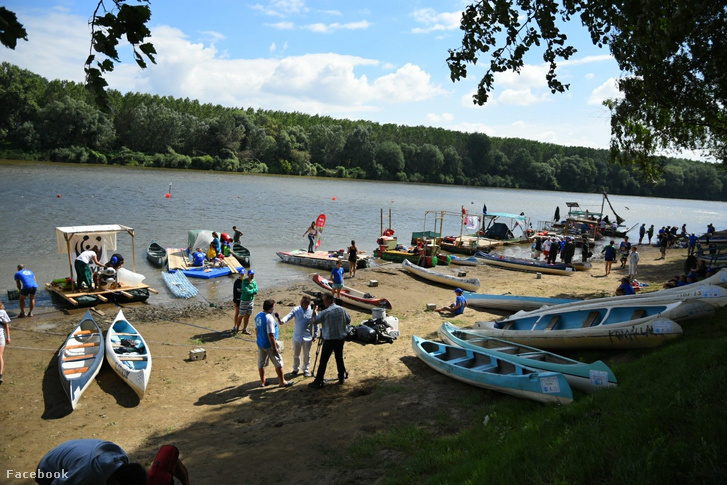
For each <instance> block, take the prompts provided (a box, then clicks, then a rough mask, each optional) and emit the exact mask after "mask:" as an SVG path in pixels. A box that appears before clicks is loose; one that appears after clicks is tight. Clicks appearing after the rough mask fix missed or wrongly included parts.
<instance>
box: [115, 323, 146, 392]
mask: <svg viewBox="0 0 727 485" xmlns="http://www.w3.org/2000/svg"><path fill="white" fill-rule="evenodd" d="M106 360H108V362H109V365H110V366H111V368H112V369H113V370H114V372H116V373H117V374H118V375H119V377H121V379H123V380H124V381H125V382H126V383H127V384H128V385H129V386H130V387H131V388H132V389H133V390H134V392H136V394H137V395H138V396H139V399H141V398H142V397H144V393H145V392H146V387H147V385H148V384H149V375H150V374H151V352H150V351H149V347H148V346H147V345H146V342H145V341H144V338H143V337H142V336H141V334H140V333H139V332H138V331H137V330H136V329H135V328H134V326H133V325H131V324H130V323H129V322H128V321H127V320H126V318H124V312H122V311H121V310H119V313H118V314H117V315H116V318H115V319H114V321H113V323H112V324H111V326H110V327H109V329H108V331H107V332H106Z"/></svg>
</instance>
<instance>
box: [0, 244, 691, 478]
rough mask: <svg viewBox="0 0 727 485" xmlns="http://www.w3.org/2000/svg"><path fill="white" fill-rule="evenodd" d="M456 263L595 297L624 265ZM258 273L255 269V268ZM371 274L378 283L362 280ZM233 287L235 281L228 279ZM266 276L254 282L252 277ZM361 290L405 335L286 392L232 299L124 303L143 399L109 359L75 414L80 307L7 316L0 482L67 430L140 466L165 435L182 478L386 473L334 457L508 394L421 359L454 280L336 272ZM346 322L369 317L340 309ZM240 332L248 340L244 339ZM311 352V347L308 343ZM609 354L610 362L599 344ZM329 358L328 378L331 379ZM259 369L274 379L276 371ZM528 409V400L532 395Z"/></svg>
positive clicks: (660, 268)
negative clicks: (265, 382)
mask: <svg viewBox="0 0 727 485" xmlns="http://www.w3.org/2000/svg"><path fill="white" fill-rule="evenodd" d="M639 252H640V254H641V263H640V265H639V271H638V275H637V279H638V280H639V281H641V282H642V283H648V284H650V285H651V288H652V289H654V288H658V287H661V284H662V283H663V282H664V281H666V280H667V279H668V278H669V277H671V276H673V275H675V274H680V273H681V272H682V268H683V262H684V259H685V257H686V249H679V250H670V251H669V252H668V254H667V259H666V260H656V258H657V257H658V256H659V253H658V249H657V248H650V247H645V246H642V247H641V248H640V250H639ZM458 269H463V270H466V271H467V272H468V273H467V277H468V278H469V277H478V278H479V279H480V281H481V287H480V290H479V292H480V293H494V294H504V293H507V292H510V293H512V294H514V295H534V296H557V297H576V298H578V297H583V298H591V297H597V296H603V295H610V294H613V292H614V290H615V289H616V287H617V286H618V284H619V279H620V278H621V277H622V276H625V275H626V272H627V270H625V269H619V268H618V263H617V264H616V265H615V267H614V270H613V271H612V273H611V274H610V275H609V276H607V277H605V276H603V274H604V270H603V262H602V261H595V262H594V268H593V270H592V271H590V272H578V273H577V274H575V275H573V276H569V277H565V276H550V275H545V274H544V275H542V278H541V279H536V275H535V274H534V273H525V272H516V271H508V270H504V269H498V268H493V267H489V266H485V265H481V266H478V267H476V268H475V267H456V266H452V267H449V268H447V267H443V268H442V269H440V270H441V271H443V272H452V273H456V271H457V270H458ZM258 278H259V280H262V281H263V282H264V278H265V275H258ZM370 280H377V281H378V282H379V286H378V287H377V288H369V287H368V282H369V281H370ZM230 284H232V280H230ZM261 284H262V285H263V286H264V283H261ZM346 284H347V285H348V286H352V287H355V288H358V289H361V290H363V291H369V292H371V293H374V294H376V295H379V296H384V297H386V298H388V299H389V300H390V301H391V302H392V305H393V309H392V310H389V311H388V312H387V313H388V315H392V316H396V317H398V318H399V322H400V331H401V337H400V338H399V339H398V340H397V341H396V342H394V343H393V344H383V345H367V346H363V345H359V344H356V343H347V344H346V347H345V351H344V353H345V360H346V366H347V368H348V371H349V373H350V378H349V379H348V380H347V381H346V383H345V384H344V385H338V384H337V383H335V384H332V385H329V386H327V387H326V388H324V389H322V390H314V389H311V388H309V387H308V386H307V385H306V384H308V383H309V382H310V381H311V380H312V378H302V377H297V378H295V379H294V380H295V385H294V386H293V387H291V388H287V389H279V388H277V387H275V386H267V387H261V386H260V384H259V377H258V371H257V350H256V346H255V342H254V340H253V338H252V337H248V336H242V335H240V336H235V337H233V336H231V335H230V334H229V333H228V330H229V329H230V328H231V327H232V312H233V307H232V305H231V303H230V304H228V305H222V306H215V307H210V306H209V305H208V304H207V303H204V304H202V303H200V302H196V303H191V304H190V305H189V306H188V307H186V308H184V309H165V308H161V307H158V306H156V305H154V297H153V296H152V298H150V300H149V303H150V304H147V305H139V306H128V307H125V308H124V313H125V315H126V317H127V319H128V320H129V321H130V322H131V323H132V324H134V325H135V326H136V327H137V329H139V330H140V332H141V333H142V334H143V336H144V337H145V339H146V340H147V343H148V344H149V346H150V348H151V350H152V354H153V358H154V361H153V371H152V374H151V379H150V383H149V387H148V390H147V393H146V395H145V396H144V398H143V399H141V400H139V399H138V398H137V397H136V394H134V392H133V391H132V390H131V388H130V387H128V386H127V385H126V384H125V383H124V382H123V381H122V380H121V379H120V378H119V377H118V376H117V375H116V374H115V373H114V372H113V370H111V369H110V368H109V367H108V365H107V364H104V367H103V368H102V370H101V372H100V373H99V375H98V377H97V379H96V382H95V383H93V384H92V385H91V386H90V387H89V388H88V390H87V391H86V392H85V394H84V395H83V397H82V398H81V400H80V402H79V405H78V407H77V409H76V410H75V411H73V412H71V408H70V405H69V404H68V400H67V399H66V397H65V394H64V392H63V390H62V389H61V387H60V382H59V378H58V370H57V361H56V352H57V350H58V348H59V346H60V345H61V344H62V343H63V341H64V339H65V336H66V335H67V334H68V332H70V331H71V330H72V328H73V327H74V326H75V325H76V324H77V322H78V321H79V320H80V318H81V317H82V316H83V313H84V312H85V310H73V311H70V312H68V314H64V313H62V312H58V311H53V312H50V313H47V314H44V315H39V316H36V317H34V318H31V319H24V320H13V322H12V329H11V336H12V345H9V346H7V347H6V349H5V365H6V368H5V376H4V377H5V382H4V384H2V386H1V387H0V416H1V417H2V418H1V419H0V472H1V473H2V475H1V476H0V483H12V484H15V483H32V481H31V480H29V479H25V480H22V479H20V480H17V479H13V478H8V475H7V472H6V471H5V470H6V469H7V470H14V471H16V472H17V471H20V472H23V471H25V472H30V471H33V470H34V469H35V466H36V465H37V463H38V461H39V460H40V458H41V457H42V456H43V455H44V454H45V453H46V452H47V451H48V450H50V449H51V448H53V447H54V446H56V445H58V444H60V443H62V442H64V441H66V440H69V439H77V438H99V439H105V440H110V441H113V442H115V443H118V444H119V445H120V446H121V447H122V448H124V449H125V450H126V451H127V453H128V454H129V456H130V457H131V458H132V459H133V460H136V461H139V462H141V463H142V464H144V465H148V464H149V463H150V461H151V459H152V458H153V456H154V453H155V452H156V450H157V449H158V448H159V447H160V446H161V445H163V444H166V443H171V444H175V445H176V446H178V447H179V449H180V450H181V456H182V459H183V461H184V463H185V464H186V465H187V467H188V469H189V471H190V477H191V481H192V483H195V484H224V483H242V482H243V481H244V482H247V483H314V482H317V483H321V482H329V483H332V482H336V483H344V482H347V483H371V482H375V481H376V480H377V479H379V478H381V477H382V476H384V474H385V473H386V469H385V465H386V463H387V462H388V460H395V459H396V457H392V456H382V460H380V461H377V462H376V463H372V464H371V466H370V467H368V468H366V467H364V468H363V469H361V468H352V467H346V466H345V465H344V466H343V467H341V466H340V461H341V460H342V459H345V454H344V453H342V452H343V451H345V450H346V449H347V447H348V446H349V445H350V444H351V443H352V441H353V440H354V439H356V437H358V436H365V435H370V434H372V433H376V432H377V431H384V430H389V429H391V428H394V427H397V426H403V425H406V424H415V425H417V426H424V427H428V428H430V429H432V430H434V431H437V432H439V433H445V434H446V433H452V432H455V431H457V429H458V428H459V427H460V426H464V425H467V424H468V423H469V422H470V419H472V418H473V417H474V416H476V413H477V403H478V402H479V403H481V402H483V401H484V402H488V401H490V400H500V399H514V398H512V397H508V396H504V395H500V394H498V393H495V392H491V391H485V390H481V389H478V388H473V387H470V386H467V385H465V384H462V383H459V382H457V381H454V380H451V379H448V378H446V377H444V376H442V375H440V374H437V373H436V372H434V371H432V370H430V369H429V368H428V367H426V366H425V365H424V364H423V363H421V362H420V361H419V360H418V359H417V358H416V357H415V356H414V353H413V351H412V349H411V336H412V335H419V336H423V337H428V338H435V337H436V331H437V328H438V327H439V325H440V324H441V323H442V322H443V321H445V320H446V319H445V318H443V317H441V316H440V315H439V314H437V313H434V312H429V311H426V305H427V303H437V304H438V305H442V304H445V303H446V304H449V303H451V302H452V301H453V300H454V293H453V290H452V288H448V287H444V286H436V285H433V284H429V283H427V282H425V281H424V280H421V279H418V278H417V277H415V276H412V275H410V274H408V273H405V272H403V271H402V270H401V265H399V264H384V265H382V266H378V267H376V268H370V269H367V270H359V271H358V273H357V275H356V277H355V278H352V279H348V280H347V281H346ZM316 292H318V287H317V286H315V285H314V284H313V282H308V283H303V284H296V285H294V286H291V287H288V288H275V289H267V290H263V291H261V292H260V294H259V295H258V297H257V299H256V302H257V304H256V312H257V311H258V310H260V309H261V308H262V301H263V300H264V299H266V298H273V299H275V301H276V302H277V304H276V310H277V311H278V312H279V313H280V314H281V316H282V315H284V314H286V313H287V312H288V311H289V310H290V309H291V308H292V307H293V306H294V305H296V304H297V303H298V302H299V300H300V296H301V295H302V294H304V293H316ZM347 309H348V311H349V313H350V315H351V317H352V320H353V323H354V324H358V323H361V322H362V321H364V320H367V319H368V318H369V316H370V315H368V314H366V313H362V312H360V311H357V310H354V309H352V308H350V307H347ZM99 310H100V311H101V312H103V315H101V314H98V313H95V314H94V318H96V320H97V322H98V323H99V325H100V326H101V327H102V329H104V330H105V329H106V328H108V326H109V324H110V323H111V321H112V319H113V317H114V316H115V315H116V311H117V308H116V307H115V306H112V305H104V306H100V307H99ZM499 317H500V316H499V315H495V314H489V313H485V312H480V311H477V310H475V309H467V311H466V312H465V315H464V316H463V317H459V318H457V319H456V320H453V322H455V323H457V324H459V325H461V326H465V327H466V326H471V325H472V324H474V322H476V321H481V320H491V319H494V318H499ZM242 337H246V338H242ZM281 337H282V339H283V340H284V341H285V347H284V351H283V356H284V360H285V367H284V369H285V371H286V373H288V372H290V370H291V364H292V360H293V358H292V341H291V338H292V322H290V323H289V324H287V325H285V326H283V327H281ZM198 347H202V348H204V349H205V350H206V352H207V359H206V360H201V361H195V362H191V361H188V357H189V351H190V350H191V349H194V348H198ZM314 354H315V346H314ZM598 357H599V358H603V359H604V360H606V361H609V359H611V358H614V356H612V355H609V353H608V352H605V353H604V354H603V355H599V356H598ZM335 374H336V370H335V363H334V361H333V359H332V360H331V363H330V364H329V367H328V375H327V377H328V378H329V379H334V378H335V377H336V375H335ZM268 375H269V376H272V377H273V379H272V381H273V382H274V383H275V382H276V381H277V379H276V378H275V374H274V372H273V369H272V367H270V368H269V372H268ZM533 405H538V404H536V403H534V404H533Z"/></svg>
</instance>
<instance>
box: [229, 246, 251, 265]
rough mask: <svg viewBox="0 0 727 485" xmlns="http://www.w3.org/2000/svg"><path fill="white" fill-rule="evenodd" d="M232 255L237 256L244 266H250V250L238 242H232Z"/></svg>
mask: <svg viewBox="0 0 727 485" xmlns="http://www.w3.org/2000/svg"><path fill="white" fill-rule="evenodd" d="M232 255H233V256H235V257H236V258H237V260H238V261H239V262H240V264H241V265H243V266H244V267H245V268H249V267H250V250H249V249H247V248H246V247H245V246H243V245H242V244H240V243H232Z"/></svg>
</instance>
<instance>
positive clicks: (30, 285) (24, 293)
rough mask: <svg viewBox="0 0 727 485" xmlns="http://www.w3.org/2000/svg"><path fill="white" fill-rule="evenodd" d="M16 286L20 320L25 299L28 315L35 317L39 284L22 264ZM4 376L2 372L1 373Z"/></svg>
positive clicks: (16, 278)
mask: <svg viewBox="0 0 727 485" xmlns="http://www.w3.org/2000/svg"><path fill="white" fill-rule="evenodd" d="M15 284H16V285H17V287H18V292H19V293H20V313H19V314H18V318H23V317H25V316H26V315H25V299H26V298H28V300H29V302H28V315H27V316H29V317H32V316H33V309H34V308H35V293H36V292H37V291H38V282H37V281H36V279H35V275H34V274H33V272H32V271H30V270H29V269H25V266H24V265H22V264H19V265H18V272H17V273H15ZM0 374H2V372H0Z"/></svg>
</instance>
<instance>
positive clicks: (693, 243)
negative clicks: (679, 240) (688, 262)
mask: <svg viewBox="0 0 727 485" xmlns="http://www.w3.org/2000/svg"><path fill="white" fill-rule="evenodd" d="M698 239H699V238H698V237H697V236H696V235H694V233H691V234H690V235H689V244H688V245H687V256H691V255H692V254H694V251H696V249H697V240H698Z"/></svg>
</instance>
